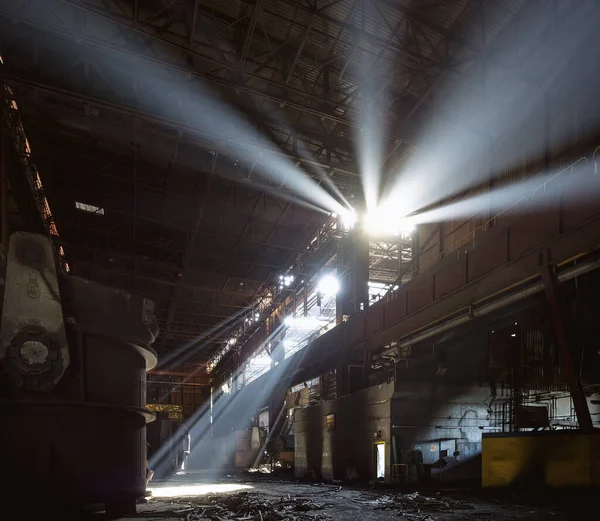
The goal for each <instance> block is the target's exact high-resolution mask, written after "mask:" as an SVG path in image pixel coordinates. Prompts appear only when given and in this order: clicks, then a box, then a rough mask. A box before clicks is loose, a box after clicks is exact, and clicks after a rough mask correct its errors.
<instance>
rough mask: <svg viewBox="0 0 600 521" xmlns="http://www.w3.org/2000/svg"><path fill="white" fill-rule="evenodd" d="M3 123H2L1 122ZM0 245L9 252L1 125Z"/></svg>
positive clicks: (4, 157)
mask: <svg viewBox="0 0 600 521" xmlns="http://www.w3.org/2000/svg"><path fill="white" fill-rule="evenodd" d="M0 123H1V121H0ZM0 245H1V246H2V247H3V248H4V249H5V250H6V251H8V181H7V179H6V146H5V139H4V129H3V128H2V126H1V125H0Z"/></svg>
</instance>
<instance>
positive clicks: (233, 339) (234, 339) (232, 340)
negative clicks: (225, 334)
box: [227, 337, 237, 346]
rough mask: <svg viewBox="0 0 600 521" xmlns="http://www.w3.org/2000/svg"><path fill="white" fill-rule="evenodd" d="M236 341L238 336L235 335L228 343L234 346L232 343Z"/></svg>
mask: <svg viewBox="0 0 600 521" xmlns="http://www.w3.org/2000/svg"><path fill="white" fill-rule="evenodd" d="M236 342H237V338H235V337H232V338H230V339H229V340H227V343H228V344H229V345H230V346H232V345H235V343H236Z"/></svg>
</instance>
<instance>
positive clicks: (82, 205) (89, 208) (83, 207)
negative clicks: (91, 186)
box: [75, 202, 104, 215]
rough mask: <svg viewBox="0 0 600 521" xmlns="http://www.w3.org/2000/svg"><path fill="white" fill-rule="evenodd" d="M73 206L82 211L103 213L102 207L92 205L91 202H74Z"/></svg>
mask: <svg viewBox="0 0 600 521" xmlns="http://www.w3.org/2000/svg"><path fill="white" fill-rule="evenodd" d="M75 208H77V209H78V210H81V211H82V212H87V213H95V214H97V215H104V208H100V207H99V206H94V205H93V204H85V203H80V202H76V203H75Z"/></svg>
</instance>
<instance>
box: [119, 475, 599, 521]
mask: <svg viewBox="0 0 600 521" xmlns="http://www.w3.org/2000/svg"><path fill="white" fill-rule="evenodd" d="M149 488H150V489H152V491H153V494H154V497H152V498H150V499H149V500H148V502H147V503H146V504H142V505H139V506H138V514H137V515H136V516H132V517H131V518H130V519H136V520H140V519H142V520H144V519H147V520H148V521H150V520H152V521H157V520H158V521H166V520H182V519H183V520H185V521H229V520H235V519H243V520H244V521H276V520H281V521H286V520H287V521H310V520H313V521H379V520H381V521H383V520H389V519H390V518H391V517H400V518H401V519H402V520H409V521H438V520H439V521H458V520H491V519H493V520H509V519H510V520H512V519H531V520H553V521H558V520H583V519H586V520H589V519H592V518H594V517H595V516H594V515H592V513H593V512H594V511H596V512H597V509H596V508H594V506H595V505H594V497H593V494H590V493H584V492H579V493H577V494H575V493H569V494H566V493H552V492H548V491H545V492H539V493H535V494H533V493H528V494H525V493H523V492H509V491H501V492H495V493H490V492H485V491H480V490H479V491H477V490H475V491H474V490H466V489H465V490H460V489H455V490H449V489H446V490H439V491H436V490H431V489H429V490H423V489H422V490H418V489H414V488H413V489H411V490H403V491H400V490H397V489H374V488H359V487H347V486H344V485H340V486H335V485H323V484H308V483H298V482H294V481H292V480H290V479H276V478H272V477H270V476H268V477H267V476H264V475H237V476H236V475H229V476H222V477H220V478H217V479H215V478H214V477H212V478H211V477H207V476H206V475H205V474H201V473H192V472H190V473H185V474H180V475H176V476H174V477H173V478H171V479H169V480H165V481H157V482H154V483H151V484H150V487H149ZM415 492H418V494H417V495H415ZM188 494H189V495H188ZM240 494H241V495H242V496H245V497H240V496H239V495H240ZM162 496H165V497H162ZM250 496H251V497H250ZM240 500H244V501H247V500H249V501H250V502H254V503H255V504H262V505H263V506H262V507H260V510H261V511H260V513H259V512H258V511H256V510H255V511H254V512H252V511H248V510H245V509H244V508H242V509H241V510H239V511H238V512H237V513H235V512H232V511H231V505H232V504H237V502H239V501H240ZM281 501H283V503H281ZM294 501H303V502H305V503H306V502H308V505H309V507H310V506H311V504H312V505H313V506H317V507H320V506H323V507H324V508H323V509H321V510H319V509H316V510H315V509H312V510H308V511H306V512H304V511H303V512H296V511H294V510H293V509H292V510H291V511H290V510H289V509H288V511H286V512H284V513H282V512H281V511H280V512H279V513H277V512H276V511H275V509H276V508H280V509H281V508H283V506H282V505H284V504H288V505H289V504H290V503H291V504H294ZM208 505H220V506H221V507H225V510H223V509H221V510H219V511H214V510H213V511H211V510H210V507H208V508H207V506H208ZM273 507H275V509H274V508H273ZM126 519H129V518H126Z"/></svg>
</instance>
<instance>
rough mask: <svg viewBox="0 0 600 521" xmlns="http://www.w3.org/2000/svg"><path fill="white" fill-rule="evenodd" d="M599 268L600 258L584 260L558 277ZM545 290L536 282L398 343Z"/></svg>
mask: <svg viewBox="0 0 600 521" xmlns="http://www.w3.org/2000/svg"><path fill="white" fill-rule="evenodd" d="M598 268H600V258H598V259H594V260H591V261H588V262H582V263H581V264H578V265H576V266H573V267H572V268H569V269H567V270H565V271H563V272H561V273H559V274H558V276H557V278H558V280H559V282H566V281H568V280H572V279H574V278H576V277H579V276H580V275H584V274H585V273H589V272H590V271H593V270H595V269H598ZM543 290H544V284H543V283H542V282H536V283H535V284H532V285H531V286H529V287H527V288H524V289H522V290H520V291H517V292H516V293H513V294H512V295H507V296H506V297H503V298H500V299H498V300H495V301H493V302H490V303H488V304H483V305H482V306H479V307H476V308H472V309H471V312H470V313H469V314H466V315H463V316H460V317H457V318H455V319H452V320H449V321H448V322H445V323H443V324H440V325H439V326H437V327H433V328H431V329H429V330H427V331H424V332H423V333H420V334H417V335H415V336H413V337H412V338H410V339H407V340H406V341H404V342H399V343H398V345H399V347H409V346H412V345H414V344H417V343H419V342H423V341H424V340H427V339H429V338H431V337H433V336H437V335H439V334H441V333H445V332H446V331H449V330H451V329H454V328H455V327H458V326H461V325H463V324H466V323H467V322H469V321H470V320H471V319H473V318H476V317H481V316H484V315H487V314H489V313H492V312H493V311H497V310H499V309H502V308H504V307H506V306H508V305H510V304H513V303H515V302H519V301H521V300H524V299H526V298H528V297H531V296H533V295H535V294H537V293H540V292H542V291H543Z"/></svg>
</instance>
